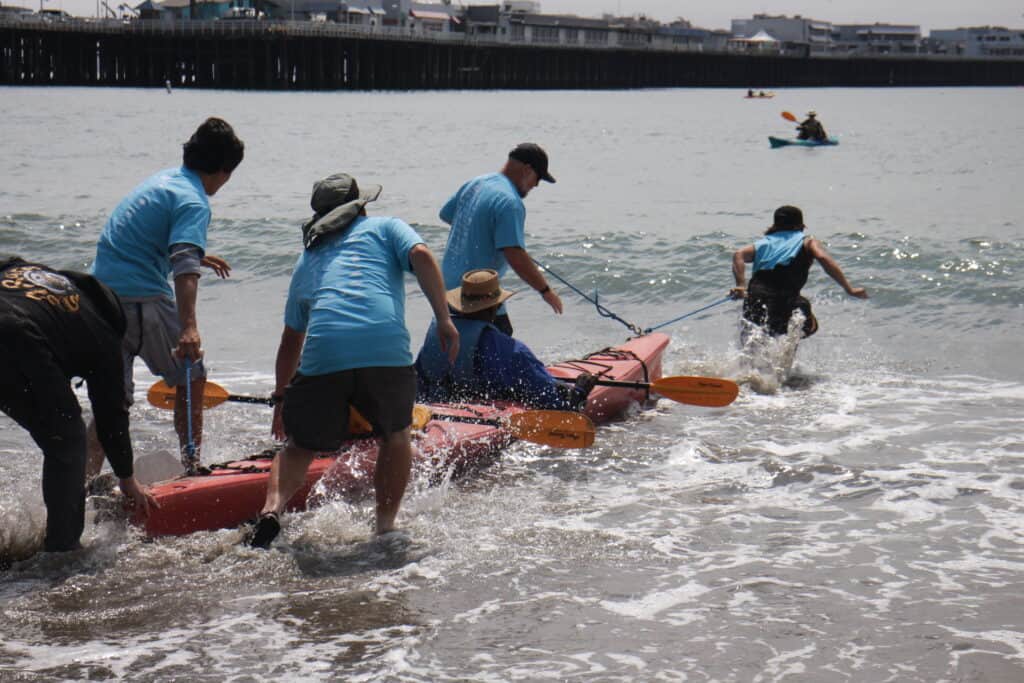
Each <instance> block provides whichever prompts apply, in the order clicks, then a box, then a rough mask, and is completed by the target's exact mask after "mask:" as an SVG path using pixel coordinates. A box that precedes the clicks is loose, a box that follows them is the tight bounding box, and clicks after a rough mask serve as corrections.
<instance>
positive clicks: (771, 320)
mask: <svg viewBox="0 0 1024 683" xmlns="http://www.w3.org/2000/svg"><path fill="white" fill-rule="evenodd" d="M793 311H800V312H802V313H803V314H804V325H803V336H804V337H810V336H811V335H812V334H814V333H815V332H817V331H818V320H817V318H815V317H814V313H812V312H811V302H810V301H808V300H807V299H806V298H804V297H802V296H799V295H798V296H796V297H770V296H758V295H757V294H751V293H748V295H747V298H746V299H744V300H743V317H744V318H746V319H747V320H749V321H750V322H752V323H754V324H755V325H758V326H760V327H763V328H765V329H766V330H768V333H769V334H771V335H772V336H773V337H779V336H783V335H785V334H787V333H788V331H789V319H790V318H791V317H792V316H793Z"/></svg>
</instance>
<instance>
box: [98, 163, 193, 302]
mask: <svg viewBox="0 0 1024 683" xmlns="http://www.w3.org/2000/svg"><path fill="white" fill-rule="evenodd" d="M209 225H210V202H209V199H208V198H207V196H206V190H204V189H203V182H202V180H201V179H200V177H199V174H198V173H196V172H195V171H192V170H189V169H187V168H185V167H184V166H181V167H179V168H169V169H167V170H165V171H160V172H159V173H156V174H155V175H152V176H150V177H149V178H147V179H146V180H144V181H142V183H141V184H139V186H138V187H136V188H135V189H134V190H132V192H131V194H129V195H128V196H127V197H125V198H124V199H123V200H121V203H120V204H118V205H117V208H115V209H114V212H113V213H111V214H110V218H109V219H108V220H107V224H106V226H105V227H104V228H103V233H102V234H101V235H100V239H99V242H98V243H97V244H96V261H95V262H94V263H93V266H92V272H93V275H95V276H96V277H97V278H99V280H100V281H102V282H103V283H104V284H106V285H107V286H109V287H110V288H111V289H113V290H114V291H115V292H117V294H118V295H120V296H122V297H147V296H159V295H165V296H171V297H173V295H174V293H173V291H172V290H171V286H170V285H169V284H168V282H167V276H168V275H169V274H170V272H171V259H170V246H171V245H172V244H194V245H195V246H197V247H199V250H200V252H202V253H205V251H206V229H207V228H208V227H209Z"/></svg>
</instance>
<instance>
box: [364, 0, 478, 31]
mask: <svg viewBox="0 0 1024 683" xmlns="http://www.w3.org/2000/svg"><path fill="white" fill-rule="evenodd" d="M383 8H384V24H385V25H386V26H398V27H400V28H407V29H409V30H410V31H412V32H413V33H448V32H451V31H454V30H462V19H461V15H462V8H461V7H455V6H452V4H451V3H450V2H444V3H426V2H412V0H384V2H383ZM456 27H458V28H456Z"/></svg>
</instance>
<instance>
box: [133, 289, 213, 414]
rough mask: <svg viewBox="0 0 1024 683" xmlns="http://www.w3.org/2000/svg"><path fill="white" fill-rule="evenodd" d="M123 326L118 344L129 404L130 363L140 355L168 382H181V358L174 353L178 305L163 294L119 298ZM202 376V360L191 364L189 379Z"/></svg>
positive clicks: (204, 369)
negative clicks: (121, 339) (122, 332)
mask: <svg viewBox="0 0 1024 683" xmlns="http://www.w3.org/2000/svg"><path fill="white" fill-rule="evenodd" d="M121 305H122V306H123V307H124V317H125V322H126V329H125V333H124V341H123V342H122V344H121V351H122V355H123V356H124V388H125V395H126V396H127V397H128V401H129V404H130V403H131V402H132V395H133V393H134V391H135V382H134V376H133V375H134V373H133V365H134V364H135V358H136V357H139V358H141V359H142V360H143V361H144V362H145V363H146V367H147V368H149V371H150V372H152V373H153V374H154V375H156V376H157V377H161V378H163V380H164V381H165V382H167V384H168V385H169V386H172V387H176V386H178V385H179V384H184V383H185V359H184V358H178V357H177V356H175V355H174V349H175V347H177V346H178V338H179V337H180V336H181V323H180V321H179V320H178V308H177V306H176V305H175V303H174V301H173V300H172V299H169V298H167V297H163V296H161V297H148V298H145V299H141V298H130V297H126V298H124V299H121ZM202 377H206V368H205V367H204V366H203V361H201V360H200V361H199V362H198V363H193V364H192V379H193V380H196V379H200V378H202Z"/></svg>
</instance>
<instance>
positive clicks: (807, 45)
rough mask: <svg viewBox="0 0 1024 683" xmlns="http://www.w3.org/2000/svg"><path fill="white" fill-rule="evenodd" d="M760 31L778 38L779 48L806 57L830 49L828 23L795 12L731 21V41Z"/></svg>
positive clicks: (829, 28)
mask: <svg viewBox="0 0 1024 683" xmlns="http://www.w3.org/2000/svg"><path fill="white" fill-rule="evenodd" d="M762 31H763V32H764V33H766V34H767V35H769V36H771V37H772V38H774V39H775V40H777V41H779V44H780V45H779V51H780V52H783V53H786V54H799V55H805V56H806V55H820V54H825V53H827V52H831V51H832V24H831V23H830V22H827V21H819V20H817V19H807V18H805V17H802V16H800V15H799V14H797V15H794V16H792V17H787V16H772V15H770V14H755V15H754V16H753V18H751V19H733V20H732V38H733V40H735V39H747V40H749V39H751V38H753V37H754V36H756V35H757V34H758V33H760V32H762ZM731 43H732V41H730V44H731ZM738 45H739V46H741V47H742V46H743V45H744V44H743V43H742V42H741V43H739V44H738Z"/></svg>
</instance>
